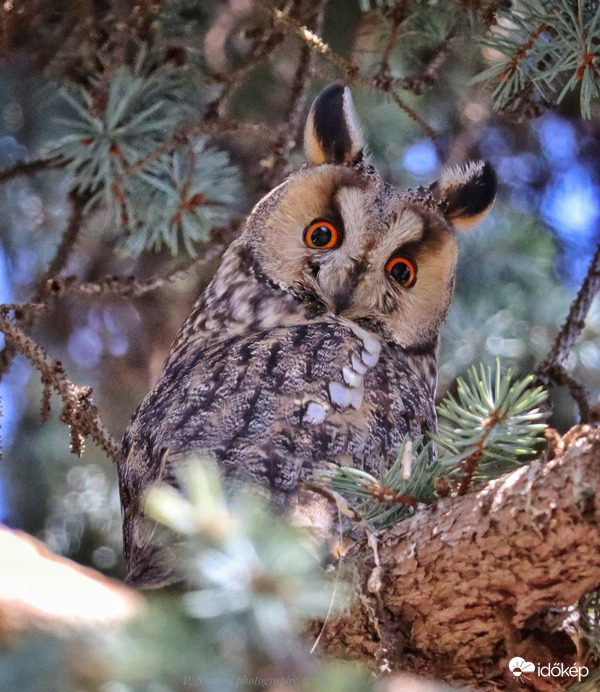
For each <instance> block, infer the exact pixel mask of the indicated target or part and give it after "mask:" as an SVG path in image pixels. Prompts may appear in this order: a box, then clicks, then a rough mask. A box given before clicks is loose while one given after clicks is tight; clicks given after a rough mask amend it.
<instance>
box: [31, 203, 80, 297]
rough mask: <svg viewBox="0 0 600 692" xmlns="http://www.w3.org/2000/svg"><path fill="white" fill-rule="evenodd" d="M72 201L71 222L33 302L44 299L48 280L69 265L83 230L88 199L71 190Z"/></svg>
mask: <svg viewBox="0 0 600 692" xmlns="http://www.w3.org/2000/svg"><path fill="white" fill-rule="evenodd" d="M69 199H70V202H71V217H70V218H69V223H68V224H67V227H66V229H65V231H64V233H63V235H62V238H61V240H60V243H59V245H58V247H57V248H56V252H55V254H54V257H53V258H52V260H51V262H50V264H49V265H48V269H47V270H46V272H45V273H44V275H43V276H42V278H41V279H40V280H39V282H38V286H37V290H36V292H35V295H34V297H33V299H32V302H33V303H39V302H41V301H42V299H43V296H44V294H45V293H46V292H47V291H48V282H49V281H50V280H51V279H53V278H54V277H56V276H58V275H59V274H60V273H61V271H62V270H63V269H64V268H65V266H66V265H67V262H68V261H69V257H70V255H71V252H72V251H73V248H74V247H75V243H76V242H77V238H78V237H79V232H80V230H81V222H82V220H83V210H84V207H85V202H86V200H85V199H84V198H83V197H81V196H80V195H78V194H77V193H75V192H71V194H70V196H69Z"/></svg>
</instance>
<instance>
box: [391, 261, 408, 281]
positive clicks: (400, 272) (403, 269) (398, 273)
mask: <svg viewBox="0 0 600 692" xmlns="http://www.w3.org/2000/svg"><path fill="white" fill-rule="evenodd" d="M390 274H391V275H392V276H393V278H394V279H396V281H397V282H398V283H399V284H402V285H404V284H405V283H406V282H407V281H408V280H409V279H410V269H409V268H408V265H407V264H404V262H396V264H395V265H394V266H393V267H392V271H391V272H390Z"/></svg>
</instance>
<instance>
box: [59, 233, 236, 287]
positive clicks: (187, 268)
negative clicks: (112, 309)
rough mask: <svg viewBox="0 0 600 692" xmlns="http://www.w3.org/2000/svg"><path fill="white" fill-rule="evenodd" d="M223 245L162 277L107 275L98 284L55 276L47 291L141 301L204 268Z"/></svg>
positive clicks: (219, 254) (96, 282)
mask: <svg viewBox="0 0 600 692" xmlns="http://www.w3.org/2000/svg"><path fill="white" fill-rule="evenodd" d="M224 249H225V248H224V246H223V245H213V246H212V247H211V248H210V250H207V252H205V253H204V255H203V256H202V257H201V258H200V259H195V260H193V261H191V262H188V263H187V264H186V265H184V266H183V267H179V268H177V269H175V270H174V271H172V272H171V273H170V274H167V275H166V276H159V277H157V278H155V279H148V280H143V279H138V278H136V277H135V276H126V277H125V276H107V277H105V278H104V279H101V280H100V281H89V282H83V281H78V280H77V277H75V276H66V277H55V278H53V279H50V280H49V286H48V290H49V291H50V292H52V293H53V294H54V295H57V296H64V295H81V296H86V297H88V298H107V297H117V298H141V297H142V296H145V295H146V294H148V293H152V291H156V290H158V289H160V288H163V287H164V286H166V285H169V284H173V283H175V282H176V281H179V280H180V279H182V278H184V277H185V276H187V275H188V274H189V273H190V272H191V271H192V270H194V269H198V268H199V267H204V266H206V265H208V264H210V263H211V262H213V261H214V260H216V259H217V258H218V257H220V256H221V254H222V252H223V250H224Z"/></svg>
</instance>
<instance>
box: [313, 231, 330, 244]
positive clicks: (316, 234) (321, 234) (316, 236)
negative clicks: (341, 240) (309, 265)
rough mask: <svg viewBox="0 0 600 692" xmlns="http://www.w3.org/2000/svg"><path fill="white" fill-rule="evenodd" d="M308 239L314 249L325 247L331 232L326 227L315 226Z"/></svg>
mask: <svg viewBox="0 0 600 692" xmlns="http://www.w3.org/2000/svg"><path fill="white" fill-rule="evenodd" d="M310 239H311V241H312V244H313V245H315V246H316V247H325V245H327V243H329V242H330V241H331V230H330V229H329V228H327V226H317V228H315V229H314V230H313V231H312V233H311V234H310Z"/></svg>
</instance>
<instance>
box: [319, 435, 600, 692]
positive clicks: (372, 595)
mask: <svg viewBox="0 0 600 692" xmlns="http://www.w3.org/2000/svg"><path fill="white" fill-rule="evenodd" d="M550 448H552V451H551V452H546V453H545V458H542V459H540V460H538V461H536V462H534V463H533V464H532V465H531V466H528V467H524V468H521V469H519V470H517V471H515V472H513V473H510V474H507V475H504V476H502V477H501V478H498V479H497V480H495V481H492V482H490V483H488V484H487V485H486V486H485V487H479V488H477V487H476V488H475V489H474V490H473V491H471V492H470V493H469V494H467V495H465V496H464V497H460V498H447V499H444V500H441V501H440V502H439V503H438V504H437V506H436V507H431V508H429V509H426V510H424V511H421V512H419V513H418V514H417V515H415V517H413V518H412V519H410V520H408V521H405V522H403V523H401V524H399V525H398V526H396V527H394V528H392V529H391V530H389V531H387V532H385V533H384V534H383V535H382V536H381V537H380V539H379V544H378V553H379V560H380V567H376V566H375V561H374V553H373V551H372V550H370V548H369V547H368V546H366V545H362V546H357V550H358V551H359V552H360V553H361V557H360V558H359V559H358V561H357V565H358V566H357V568H356V569H357V572H356V577H357V579H358V582H359V592H360V594H361V596H360V598H358V599H357V602H356V603H355V605H354V606H353V608H352V609H351V610H350V611H349V612H347V613H346V614H344V615H342V616H340V617H338V618H336V619H333V620H330V621H328V622H327V624H326V625H325V626H324V629H323V632H322V636H321V639H320V644H319V645H320V648H321V650H324V651H326V652H328V653H330V654H333V655H336V656H345V657H349V656H350V657H355V658H360V659H363V660H367V661H371V662H372V663H373V664H376V665H377V666H378V667H379V668H384V669H385V668H390V669H392V670H405V671H413V672H416V673H419V674H421V675H425V676H427V677H435V678H438V679H439V678H441V679H445V680H447V681H455V682H461V683H463V684H468V685H474V686H475V687H477V688H478V689H500V690H512V689H518V688H520V689H534V690H541V691H545V690H558V689H564V687H565V686H566V685H568V684H569V683H573V682H575V681H576V680H573V679H571V678H568V677H567V678H564V677H563V678H561V679H557V678H551V677H541V676H540V677H537V676H536V674H534V673H532V674H528V676H527V677H528V678H529V681H528V682H526V687H525V688H523V685H522V680H521V681H519V680H517V678H515V677H514V676H513V675H512V673H510V672H509V669H508V662H509V660H510V659H511V658H512V657H514V656H521V657H523V658H524V659H525V660H527V661H532V662H534V663H536V664H537V663H540V664H543V665H545V664H547V663H556V662H561V663H564V664H569V665H572V664H573V663H575V662H577V660H578V652H577V650H576V647H575V644H574V643H573V640H572V639H571V638H570V637H569V636H568V635H567V634H566V633H565V632H564V627H563V628H562V629H561V626H562V625H563V620H564V619H565V618H564V611H560V610H559V611H557V610H556V609H561V608H565V607H568V606H571V605H573V604H575V603H576V602H577V600H578V599H579V598H580V597H581V596H582V595H584V594H586V593H587V592H589V591H591V590H592V589H594V588H595V587H597V586H598V585H599V584H600V531H599V526H600V430H598V429H597V428H592V427H590V426H578V427H577V428H574V429H573V430H572V431H570V432H569V433H567V435H566V436H565V437H564V438H563V440H559V441H558V444H554V445H552V446H551V447H549V449H550ZM548 456H552V457H553V458H551V459H548ZM557 614H558V615H559V616H558V624H557V623H556V622H553V618H554V620H556V615H557ZM318 631H320V625H319V626H317V625H315V634H316V633H317V632H318ZM579 654H580V655H581V652H579ZM536 672H537V669H536Z"/></svg>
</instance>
